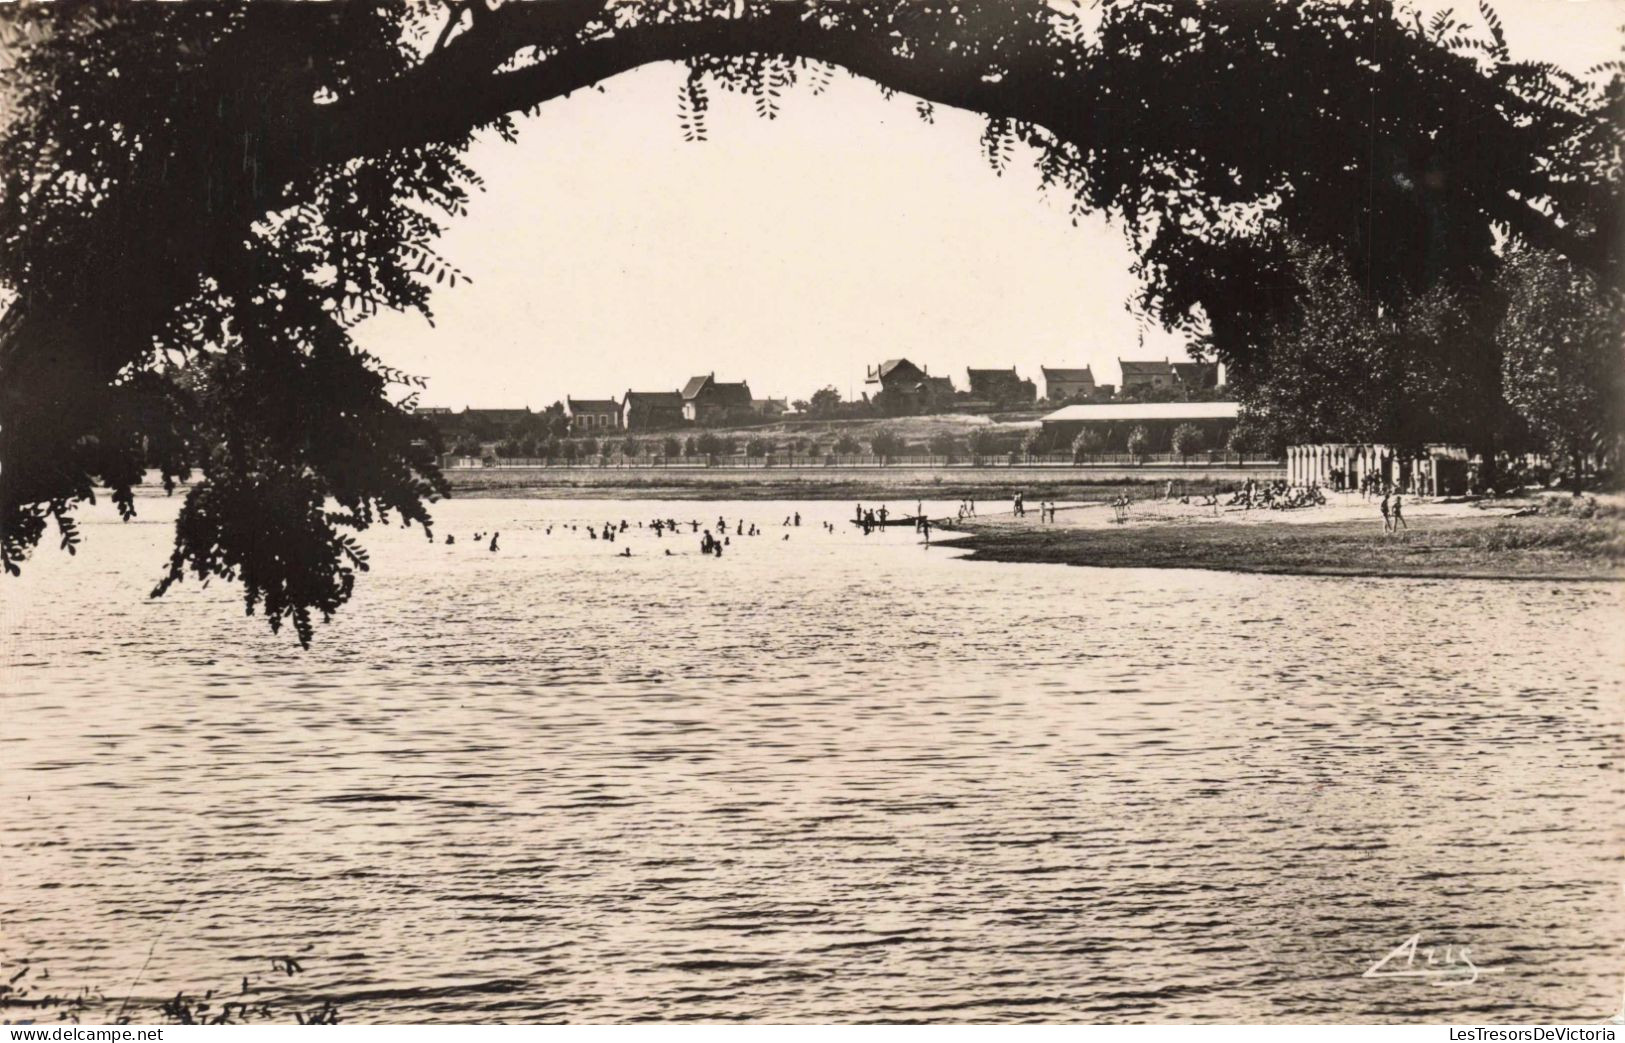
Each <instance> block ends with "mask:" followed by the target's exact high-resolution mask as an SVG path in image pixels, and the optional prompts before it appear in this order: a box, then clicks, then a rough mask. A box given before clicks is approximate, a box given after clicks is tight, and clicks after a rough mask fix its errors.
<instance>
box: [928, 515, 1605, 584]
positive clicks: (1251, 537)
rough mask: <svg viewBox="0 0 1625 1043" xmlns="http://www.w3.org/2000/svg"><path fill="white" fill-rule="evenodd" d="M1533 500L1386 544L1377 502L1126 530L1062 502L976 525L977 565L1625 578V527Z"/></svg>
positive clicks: (1154, 522) (972, 540)
mask: <svg viewBox="0 0 1625 1043" xmlns="http://www.w3.org/2000/svg"><path fill="white" fill-rule="evenodd" d="M1531 503H1532V501H1500V502H1495V503H1492V504H1484V503H1469V502H1459V501H1457V502H1448V501H1427V500H1410V499H1407V500H1406V501H1405V511H1404V513H1405V521H1406V526H1407V527H1406V528H1405V529H1404V530H1402V531H1399V532H1397V533H1394V534H1391V535H1390V534H1384V532H1383V530H1382V518H1381V515H1380V513H1379V511H1378V506H1377V503H1376V502H1375V501H1366V500H1364V499H1363V498H1361V497H1360V496H1358V495H1357V494H1347V495H1334V496H1333V497H1332V502H1330V503H1328V504H1327V505H1326V506H1324V507H1311V508H1300V509H1297V510H1290V511H1271V510H1254V511H1248V510H1242V509H1239V508H1224V507H1221V508H1218V509H1217V510H1215V509H1214V508H1212V507H1200V506H1195V505H1187V504H1183V503H1179V502H1177V501H1175V502H1156V501H1142V502H1139V503H1136V504H1134V505H1133V506H1132V507H1131V508H1130V509H1129V511H1128V514H1127V518H1126V520H1125V521H1123V522H1121V523H1119V522H1117V521H1116V520H1115V512H1114V511H1113V509H1112V508H1111V507H1109V506H1107V505H1104V504H1100V503H1083V504H1076V503H1067V502H1064V501H1063V502H1060V503H1059V504H1058V508H1057V511H1056V519H1055V521H1053V522H1041V521H1039V520H1038V512H1037V510H1036V509H1035V505H1032V502H1031V501H1029V509H1028V511H1027V514H1026V516H1025V517H1024V518H1017V517H1014V516H1013V515H1012V514H1010V512H1008V511H1004V512H1002V513H1000V514H998V515H992V516H989V515H986V514H984V515H983V516H982V517H980V518H978V519H975V520H974V521H970V522H967V523H965V524H963V525H960V526H958V528H959V529H960V530H961V531H963V532H964V533H965V535H964V536H963V537H960V538H959V539H958V540H957V543H958V545H959V546H963V547H967V548H969V549H970V550H971V552H972V553H971V554H970V558H971V559H972V560H983V561H1020V562H1054V563H1059V564H1069V565H1093V566H1100V567H1109V568H1195V569H1221V570H1228V571H1237V572H1266V573H1293V574H1302V575H1338V576H1408V577H1418V578H1443V577H1453V578H1484V579H1552V580H1558V579H1564V580H1568V579H1587V580H1618V579H1622V578H1625V531H1622V526H1621V523H1620V520H1619V518H1618V517H1617V516H1616V517H1612V518H1590V519H1583V518H1572V517H1561V516H1558V517H1554V516H1549V515H1530V514H1528V513H1526V512H1527V511H1528V509H1529V508H1530V506H1531Z"/></svg>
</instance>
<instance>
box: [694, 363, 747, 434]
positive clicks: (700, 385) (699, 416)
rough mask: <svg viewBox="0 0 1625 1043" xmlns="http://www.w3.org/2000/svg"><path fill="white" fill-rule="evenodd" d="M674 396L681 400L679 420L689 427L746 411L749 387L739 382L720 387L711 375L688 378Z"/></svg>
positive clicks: (720, 383)
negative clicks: (681, 416) (681, 410)
mask: <svg viewBox="0 0 1625 1043" xmlns="http://www.w3.org/2000/svg"><path fill="white" fill-rule="evenodd" d="M678 394H680V395H681V396H682V398H683V419H685V420H687V421H688V422H689V423H691V424H705V423H711V422H713V421H716V420H720V419H722V418H723V417H725V416H727V415H728V414H729V413H733V412H735V411H739V410H743V411H746V412H749V411H750V403H751V396H750V385H749V384H747V383H745V382H744V381H742V380H741V381H739V382H738V383H736V384H727V383H723V382H721V381H719V380H717V375H716V374H715V373H708V374H706V375H705V376H703V377H690V378H689V380H688V383H687V384H684V385H683V390H682V391H680V392H678Z"/></svg>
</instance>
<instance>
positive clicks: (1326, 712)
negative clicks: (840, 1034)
mask: <svg viewBox="0 0 1625 1043" xmlns="http://www.w3.org/2000/svg"><path fill="white" fill-rule="evenodd" d="M900 506H902V505H898V504H893V505H892V507H893V509H894V510H895V509H898V508H899V507H900ZM907 506H908V507H912V504H910V505H907ZM174 507H175V505H174V503H173V501H164V500H145V501H142V516H141V519H140V520H139V521H138V522H137V523H134V524H129V525H122V524H120V523H118V522H117V520H116V518H114V516H113V515H112V513H111V511H110V510H105V509H97V510H94V511H91V512H88V513H87V515H86V521H87V522H88V524H86V526H85V533H86V541H85V545H84V547H83V548H82V550H81V552H80V553H79V555H78V556H77V557H75V558H69V557H67V556H66V555H63V554H60V553H57V552H55V551H42V552H41V553H40V554H39V555H38V556H37V558H36V560H35V561H33V562H32V563H31V565H30V566H29V567H28V568H27V569H26V571H25V574H24V576H23V578H22V579H21V580H14V581H8V582H6V583H4V584H0V598H3V606H0V611H3V615H0V622H3V624H4V638H3V641H0V700H3V701H0V835H3V845H4V851H3V861H0V963H3V965H4V970H5V971H6V977H8V978H9V977H10V975H11V974H12V973H14V972H15V971H14V968H18V967H20V966H21V963H20V961H22V960H30V961H32V967H33V968H34V977H35V978H36V979H37V978H39V977H40V976H41V975H43V974H44V973H46V972H47V971H48V973H49V975H50V978H49V985H50V986H53V987H56V988H59V989H69V988H73V989H76V988H79V987H81V986H84V987H89V988H91V989H95V990H100V991H101V992H103V993H105V994H106V995H108V996H109V997H110V999H109V1001H108V1002H109V1003H110V1004H112V1005H113V1006H114V1007H116V1006H117V1005H118V1004H119V1003H122V1002H123V1001H124V998H125V997H126V996H127V995H129V996H133V997H134V999H133V1000H131V1003H132V1005H133V1006H134V1007H136V1008H137V1009H140V1008H141V1005H142V1004H143V1003H145V1002H148V1001H150V1000H151V999H154V998H159V997H165V996H172V995H174V994H175V993H176V992H177V991H179V990H187V991H202V990H204V989H210V988H224V989H226V990H227V991H228V992H230V993H237V992H239V991H240V985H239V979H242V978H244V977H248V978H250V979H251V981H250V986H251V988H255V989H260V990H263V991H262V992H256V993H253V994H252V995H253V996H255V997H266V996H269V997H277V998H282V999H292V1000H295V1001H300V1002H303V1001H313V1000H314V999H316V998H330V999H332V1000H333V1001H334V1002H335V1003H336V1004H337V1005H338V1007H339V1009H340V1012H341V1015H342V1017H343V1018H344V1019H345V1020H348V1021H383V1020H393V1021H538V1020H541V1021H553V1020H572V1021H582V1020H586V1021H623V1020H644V1019H672V1020H712V1021H716V1020H735V1019H744V1020H776V1021H800V1020H835V1021H912V1020H931V1021H1004V1020H1064V1021H1130V1022H1133V1021H1201V1020H1264V1021H1269V1020H1284V1021H1312V1022H1329V1021H1359V1022H1367V1021H1378V1022H1381V1021H1392V1020H1402V1019H1429V1020H1451V1021H1464V1020H1481V1019H1489V1020H1496V1021H1507V1020H1536V1021H1550V1020H1585V1019H1598V1018H1605V1017H1608V1016H1610V1015H1612V1014H1617V1013H1618V1012H1619V1006H1620V990H1621V985H1622V979H1625V960H1622V958H1621V957H1622V945H1621V940H1622V939H1625V929H1622V928H1625V915H1622V902H1621V872H1620V867H1621V860H1620V859H1621V851H1622V840H1625V815H1622V805H1625V801H1622V799H1621V798H1622V793H1621V789H1622V787H1621V770H1620V758H1621V720H1622V712H1621V711H1622V692H1621V684H1620V681H1621V678H1622V677H1625V661H1622V655H1621V650H1620V649H1621V643H1620V641H1619V634H1620V622H1621V619H1622V609H1625V595H1622V591H1621V589H1620V588H1619V586H1617V585H1609V584H1570V583H1516V582H1495V581H1416V580H1388V581H1375V580H1358V579H1346V578H1330V577H1328V578H1295V577H1275V576H1245V575H1229V574H1223V573H1213V572H1195V571H1190V572H1185V571H1171V572H1149V571H1132V570H1122V571H1116V570H1095V569H1082V568H1067V567H1058V566H1021V565H1008V564H991V563H975V562H965V561H960V560H956V559H955V556H954V552H953V551H951V550H949V549H947V548H945V547H940V546H938V547H932V548H930V549H926V548H924V547H921V546H920V545H919V544H918V542H917V538H916V537H915V536H914V534H913V533H912V532H905V531H901V530H893V531H888V532H885V533H884V534H877V535H874V536H870V537H867V538H865V537H864V536H862V535H861V534H860V533H858V532H856V531H855V530H853V529H852V527H851V526H850V525H846V524H845V519H846V518H847V517H848V515H849V513H850V511H851V505H849V504H817V503H798V504H785V503H760V502H759V503H738V504H734V503H694V502H684V503H670V504H658V503H629V502H599V503H593V502H568V501H557V500H554V501H530V500H460V501H453V502H450V503H446V504H442V505H439V507H438V509H437V520H438V522H439V529H438V532H437V538H438V536H439V534H443V533H445V532H452V533H455V534H456V535H457V537H458V543H457V544H456V545H455V546H445V545H444V544H441V543H438V542H437V543H433V544H431V543H428V542H427V541H425V539H424V538H423V535H422V534H421V532H419V531H405V530H399V529H389V530H382V531H374V532H371V533H368V534H366V535H365V542H366V544H367V546H368V547H369V549H370V550H371V551H372V552H373V563H374V569H373V571H372V572H371V573H369V574H368V575H366V576H365V577H363V578H362V580H361V583H360V586H359V592H358V594H357V596H356V598H355V601H354V602H353V603H352V604H351V605H350V606H348V607H347V608H346V609H345V610H344V611H343V612H342V613H341V614H340V616H339V617H338V619H337V620H336V621H335V622H334V623H333V624H332V625H329V626H325V627H322V628H320V629H319V631H318V633H317V638H316V644H315V647H314V648H313V649H312V650H311V651H309V652H300V651H299V649H298V647H297V645H296V644H295V642H294V641H293V639H292V636H291V634H284V635H283V636H281V637H274V636H272V635H271V634H270V633H269V631H268V629H267V628H266V627H265V625H264V623H263V621H262V620H260V619H258V618H253V619H247V618H244V616H243V614H242V610H241V605H240V600H239V598H238V595H237V592H236V590H235V589H234V588H232V587H230V586H229V585H224V584H215V585H214V586H211V587H210V588H208V589H202V588H200V587H199V586H198V585H197V584H196V583H191V582H189V583H187V584H184V585H182V586H181V587H179V588H177V589H176V590H174V591H172V592H171V594H170V595H168V596H166V597H164V598H162V599H159V600H155V601H154V600H148V599H147V597H146V595H147V592H148V590H149V589H150V588H151V586H152V583H153V581H154V580H155V579H156V577H157V575H158V573H159V570H160V568H161V565H162V563H163V559H164V557H165V555H166V551H167V546H168V541H169V536H170V531H169V522H170V521H172V519H173V514H174ZM936 509H937V510H939V511H942V510H944V508H943V507H942V506H940V505H939V506H938V507H937V508H936ZM796 510H799V511H800V512H801V513H802V515H803V518H802V525H801V526H800V527H799V528H797V527H793V526H792V527H790V528H788V529H786V528H784V527H782V525H781V523H782V521H783V520H784V518H785V517H786V516H788V515H790V514H791V512H793V511H796ZM719 514H721V515H723V516H725V517H727V518H728V519H729V522H730V526H732V525H733V524H734V520H735V519H739V518H741V517H742V518H744V519H746V520H747V524H749V522H751V521H754V522H755V523H756V524H758V525H759V526H761V528H762V530H763V532H764V534H763V535H761V536H757V537H750V536H744V537H741V536H737V535H735V536H732V538H731V545H730V546H729V547H728V548H727V549H726V551H725V553H724V555H723V557H722V558H720V559H713V558H704V557H701V556H700V555H699V554H698V553H697V551H698V546H697V545H698V537H696V536H693V535H692V534H689V533H685V534H684V535H683V536H681V537H680V538H677V539H672V538H670V537H668V538H665V539H659V540H657V539H656V538H655V537H654V535H653V534H652V532H650V531H649V530H646V529H645V530H642V531H639V530H638V529H637V528H636V522H637V521H638V520H639V519H642V520H648V519H651V518H653V517H656V516H671V517H677V518H679V519H683V520H685V521H686V520H688V519H690V518H695V517H699V518H703V519H706V520H709V521H710V522H712V523H714V522H715V519H716V516H717V515H719ZM622 517H625V518H627V519H629V520H630V521H632V522H633V526H634V527H633V529H632V531H631V532H630V533H629V534H628V535H627V536H625V537H623V538H622V539H621V540H619V541H617V542H616V543H614V544H606V543H604V542H602V541H599V540H590V539H588V538H587V536H586V533H585V530H584V529H581V528H578V529H576V530H573V531H572V530H571V529H570V528H569V526H570V525H571V524H572V523H574V524H578V525H585V524H587V523H595V524H602V523H603V521H605V520H606V519H620V518H622ZM825 520H830V521H836V522H838V523H839V524H838V525H837V528H836V531H835V532H834V533H830V532H827V531H825V530H824V529H823V528H822V525H821V523H822V522H823V521H825ZM549 526H552V529H553V531H552V532H551V533H549V532H548V531H547V530H548V527H549ZM685 528H686V526H685ZM476 531H483V532H487V533H488V532H491V531H500V532H501V549H500V551H499V552H497V553H495V554H493V553H490V552H489V551H488V550H487V549H486V548H485V546H484V545H483V544H476V543H474V542H473V540H472V536H473V534H474V533H475V532H476ZM786 534H788V535H789V539H784V538H783V537H784V536H785V535H786ZM626 547H630V548H631V549H632V550H633V556H632V557H631V558H629V559H628V558H620V557H616V554H617V552H619V551H620V550H621V549H623V548H626ZM668 549H669V550H671V551H673V552H674V553H673V555H672V556H669V557H668V556H667V555H666V554H665V553H664V551H666V550H668ZM1412 936H1418V941H1417V948H1416V956H1415V959H1414V961H1412V962H1411V963H1410V964H1409V965H1408V967H1407V965H1406V964H1405V960H1404V957H1403V956H1401V957H1398V958H1396V959H1394V960H1390V961H1389V963H1388V964H1387V965H1386V966H1385V968H1384V969H1385V970H1390V971H1391V970H1396V969H1413V970H1414V969H1426V968H1427V967H1428V965H1427V963H1426V955H1427V950H1428V949H1429V948H1430V947H1431V948H1432V950H1433V959H1434V963H1433V968H1434V969H1438V970H1445V971H1447V972H1448V973H1447V975H1446V976H1443V977H1438V976H1423V975H1415V976H1408V977H1405V976H1379V977H1365V976H1364V975H1365V973H1366V971H1367V970H1368V968H1370V967H1371V966H1372V965H1373V964H1375V963H1377V962H1378V961H1379V960H1380V959H1382V957H1383V956H1384V955H1385V954H1388V953H1389V952H1390V951H1391V950H1393V949H1394V948H1395V947H1396V946H1399V945H1401V943H1404V942H1405V941H1406V940H1407V939H1409V938H1411V937H1412ZM1462 946H1466V947H1467V949H1468V953H1467V955H1466V956H1465V957H1464V956H1462V955H1461V953H1460V947H1462ZM1447 947H1449V949H1448V955H1447V952H1446V948H1447ZM288 955H291V956H294V957H295V958H296V959H297V961H298V962H299V964H300V965H301V966H302V968H303V973H300V974H297V975H293V976H287V975H285V974H281V973H276V974H273V973H272V971H271V960H272V959H273V958H276V957H281V956H288ZM1447 960H1448V961H1450V962H1446V961H1447ZM1468 961H1470V963H1469V962H1468ZM1470 968H1477V970H1478V973H1477V975H1476V977H1475V976H1472V975H1470V974H1469V973H1468V971H1469V969H1470ZM28 980H32V979H25V981H24V984H26V983H27V981H28ZM0 1013H4V1014H6V1016H12V1017H15V1016H17V1012H16V1011H11V1012H0ZM148 1017H150V1014H149V1015H148ZM137 1020H146V1018H145V1017H138V1018H137Z"/></svg>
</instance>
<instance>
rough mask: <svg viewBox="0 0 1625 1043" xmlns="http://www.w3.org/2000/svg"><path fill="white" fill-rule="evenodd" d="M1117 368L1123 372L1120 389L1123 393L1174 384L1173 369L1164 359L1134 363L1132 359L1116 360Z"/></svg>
mask: <svg viewBox="0 0 1625 1043" xmlns="http://www.w3.org/2000/svg"><path fill="white" fill-rule="evenodd" d="M1117 365H1118V367H1119V368H1120V369H1121V370H1122V371H1123V380H1122V383H1121V385H1120V386H1121V387H1122V389H1123V390H1124V391H1127V390H1128V389H1129V388H1137V387H1167V386H1169V385H1171V384H1173V383H1174V381H1175V379H1176V378H1175V377H1174V367H1173V366H1172V365H1170V364H1169V362H1168V360H1167V359H1166V358H1164V359H1162V360H1160V361H1159V360H1157V359H1147V360H1139V361H1136V360H1134V359H1118V360H1117Z"/></svg>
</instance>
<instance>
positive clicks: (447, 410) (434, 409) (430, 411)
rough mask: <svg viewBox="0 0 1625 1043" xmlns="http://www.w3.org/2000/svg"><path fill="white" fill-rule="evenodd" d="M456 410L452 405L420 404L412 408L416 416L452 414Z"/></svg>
mask: <svg viewBox="0 0 1625 1043" xmlns="http://www.w3.org/2000/svg"><path fill="white" fill-rule="evenodd" d="M454 412H455V411H454V410H453V409H452V408H451V407H450V406H418V407H417V408H415V409H413V410H412V413H413V414H414V415H416V416H452V415H453V414H454Z"/></svg>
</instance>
